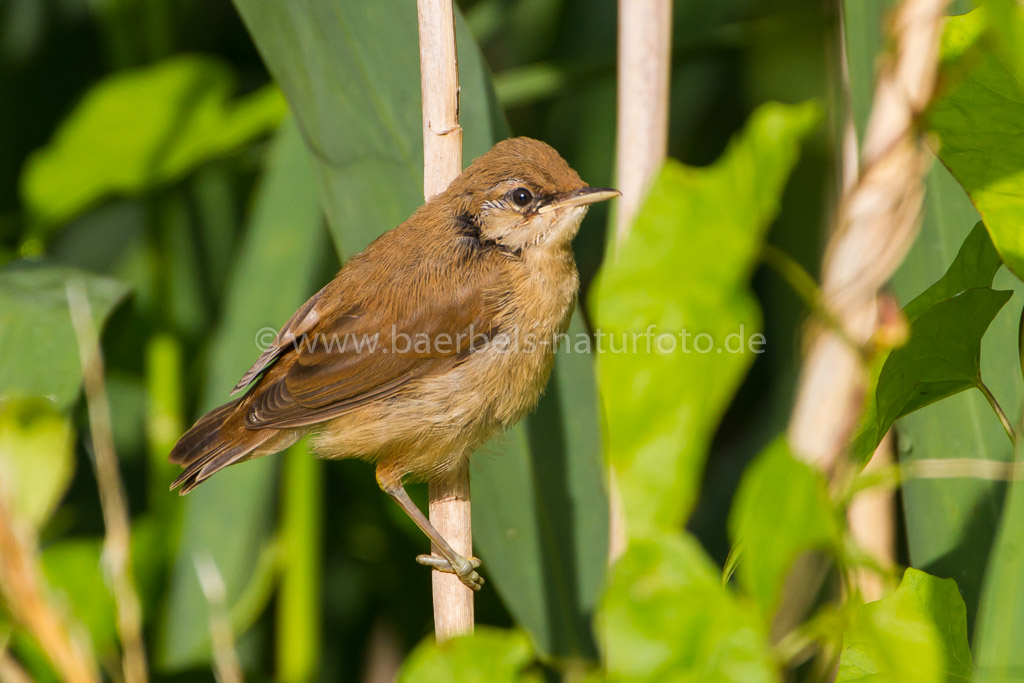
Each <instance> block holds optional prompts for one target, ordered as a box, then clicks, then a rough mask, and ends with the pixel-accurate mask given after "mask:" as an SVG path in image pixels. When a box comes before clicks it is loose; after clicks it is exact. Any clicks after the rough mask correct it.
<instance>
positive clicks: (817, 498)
mask: <svg viewBox="0 0 1024 683" xmlns="http://www.w3.org/2000/svg"><path fill="white" fill-rule="evenodd" d="M780 492H785V493H784V494H782V495H780ZM729 529H730V536H732V538H733V542H734V543H737V544H742V549H743V550H742V554H741V556H740V558H739V568H738V571H737V575H738V578H739V581H740V584H741V585H742V586H743V587H744V588H745V589H746V590H747V591H748V592H749V593H750V594H751V595H752V596H753V597H754V599H755V600H756V601H757V603H758V605H760V607H761V610H762V612H763V614H764V615H765V617H766V618H770V617H771V615H772V613H773V612H774V610H775V608H776V606H777V605H778V601H779V597H780V594H781V592H782V586H783V582H784V581H785V579H786V575H787V573H788V571H789V569H790V567H791V566H792V564H793V561H794V560H795V559H796V558H797V557H798V556H799V555H800V554H801V553H803V552H805V551H808V550H813V549H819V548H828V547H829V546H834V545H835V544H837V543H838V542H839V533H840V527H839V524H838V522H837V520H836V512H835V510H834V508H833V505H832V503H831V501H830V500H829V495H828V489H827V483H826V481H825V479H824V477H823V476H822V474H821V472H819V471H818V470H816V469H814V468H812V467H810V466H809V465H807V464H806V463H803V462H801V461H799V460H797V459H796V458H794V457H793V455H792V453H791V452H790V450H789V446H788V444H787V443H786V441H785V439H782V438H780V439H778V440H776V441H775V442H774V443H773V444H772V445H771V446H769V447H768V448H767V449H766V450H765V452H764V453H762V454H761V455H760V456H758V458H757V460H755V461H754V462H753V463H752V464H751V465H750V466H749V467H748V468H747V470H746V472H744V475H743V480H742V481H741V482H740V487H739V490H738V491H737V492H736V498H735V500H734V502H733V507H732V512H731V514H730V518H729Z"/></svg>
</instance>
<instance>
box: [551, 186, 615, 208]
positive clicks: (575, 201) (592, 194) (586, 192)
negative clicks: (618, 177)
mask: <svg viewBox="0 0 1024 683" xmlns="http://www.w3.org/2000/svg"><path fill="white" fill-rule="evenodd" d="M621 194H622V193H621V192H619V191H618V190H613V189H612V188H610V187H584V188H581V189H579V190H575V191H573V192H569V193H567V194H565V195H564V196H562V197H560V198H558V199H556V200H555V201H553V202H551V203H550V204H545V205H544V206H542V207H540V208H539V209H537V213H547V212H548V211H554V210H555V209H567V208H569V207H573V206H586V205H587V204H594V203H595V202H603V201H605V200H607V199H612V198H614V197H618V196H620V195H621Z"/></svg>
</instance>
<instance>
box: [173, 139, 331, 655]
mask: <svg viewBox="0 0 1024 683" xmlns="http://www.w3.org/2000/svg"><path fill="white" fill-rule="evenodd" d="M322 226H323V222H322V219H321V212H320V205H319V202H318V199H317V190H316V182H315V177H314V174H313V169H312V165H311V163H310V159H309V156H308V154H307V152H306V149H305V146H304V145H303V144H302V138H301V136H300V135H299V131H298V129H297V128H296V127H295V125H294V124H293V123H291V122H286V123H285V124H284V125H283V126H282V127H281V130H280V132H279V133H278V135H277V137H276V138H275V140H274V142H273V146H272V148H271V150H270V154H269V158H268V160H267V171H266V173H265V174H264V176H263V178H262V180H261V181H260V184H259V186H258V188H257V189H256V195H255V198H254V201H253V207H252V211H251V213H250V216H249V222H248V227H247V234H246V236H245V238H244V241H243V244H242V247H241V252H240V253H239V255H238V257H237V260H236V262H235V264H234V267H233V269H232V273H231V275H230V277H229V281H228V286H227V300H226V301H225V303H224V313H223V316H222V318H221V321H220V325H219V326H218V327H217V329H216V330H215V331H214V333H213V338H212V341H211V346H210V353H209V359H208V363H207V370H206V373H205V377H206V381H207V384H206V388H205V391H204V392H203V400H202V407H203V409H204V410H208V409H210V408H213V407H214V406H216V405H217V404H219V403H224V402H226V401H227V400H228V392H229V391H230V390H231V388H232V387H233V386H234V384H235V382H236V381H237V380H238V378H239V377H240V376H241V375H242V373H244V372H245V370H246V369H247V368H248V367H249V365H250V364H252V362H253V361H254V360H255V359H256V357H257V356H259V353H260V349H259V348H258V346H257V344H258V340H259V337H258V335H259V332H260V330H261V329H263V328H267V329H270V330H272V332H271V333H270V334H271V336H273V333H274V332H276V330H277V328H278V327H279V326H280V325H281V323H282V322H283V321H284V320H287V319H288V317H289V316H290V315H291V313H292V312H293V311H294V310H295V309H296V308H297V307H298V306H299V305H300V304H301V303H302V301H303V300H304V299H305V298H306V297H307V296H308V295H309V293H310V290H311V289H312V286H313V284H312V282H311V280H312V278H313V274H314V273H315V272H316V269H317V268H316V267H317V265H318V264H319V263H320V258H321V254H322V249H323V241H322V232H321V231H322ZM265 338H266V337H265V336H264V337H263V339H265ZM277 465H278V459H277V458H260V459H256V460H253V461H252V462H250V463H246V464H244V465H241V466H237V467H231V468H228V469H226V470H224V471H223V472H220V473H218V474H217V476H216V477H212V478H211V479H210V480H209V481H208V482H206V483H204V484H203V485H202V486H200V487H199V488H197V489H196V490H195V491H194V492H192V493H191V494H189V495H188V496H187V497H186V498H185V499H184V500H183V501H182V504H183V505H184V506H185V511H184V521H183V527H182V534H181V545H180V546H179V549H178V552H177V561H176V564H175V566H174V569H173V574H172V579H171V587H170V597H169V601H168V604H170V605H173V606H174V608H173V609H169V610H167V612H166V613H165V615H164V622H163V629H162V632H161V633H162V636H161V640H160V646H159V649H158V662H159V663H160V665H161V666H163V667H165V668H172V669H175V668H181V667H184V666H187V665H190V664H196V663H199V662H202V661H206V660H207V659H208V658H209V655H210V650H209V644H210V639H209V626H208V624H209V618H208V614H209V610H208V606H207V604H206V600H205V598H204V597H203V594H202V591H201V590H200V587H199V582H198V579H197V577H196V570H195V565H194V559H195V558H196V557H199V556H202V555H205V554H208V556H209V557H211V558H212V559H213V561H214V562H215V563H216V565H217V568H218V569H219V571H220V572H221V574H222V576H223V578H224V583H225V586H226V589H227V604H228V607H229V609H230V608H231V607H232V606H234V605H235V603H236V602H237V601H238V600H239V598H240V597H241V596H242V595H243V593H244V591H245V588H246V586H247V585H248V584H249V583H250V581H253V580H258V579H259V577H256V578H253V577H252V574H253V567H255V566H257V564H258V558H259V556H260V554H261V552H262V551H263V549H264V548H265V547H266V546H267V545H268V544H269V543H270V540H271V533H272V527H273V521H274V506H273V500H274V491H275V483H276V477H275V472H276V468H277ZM167 483H168V484H169V483H170V482H167ZM268 589H269V586H268ZM265 597H269V594H267V595H266V596H265Z"/></svg>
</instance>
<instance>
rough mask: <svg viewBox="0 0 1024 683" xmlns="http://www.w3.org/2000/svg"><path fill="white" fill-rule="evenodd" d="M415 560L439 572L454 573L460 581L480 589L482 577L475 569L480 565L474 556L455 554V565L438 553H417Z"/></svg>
mask: <svg viewBox="0 0 1024 683" xmlns="http://www.w3.org/2000/svg"><path fill="white" fill-rule="evenodd" d="M416 561H417V562H419V563H420V564H422V565H424V566H427V567H430V568H431V569H436V570H437V571H439V572H447V573H449V574H455V575H456V576H458V577H459V579H460V580H461V581H462V583H464V584H466V585H467V586H469V587H470V588H472V589H473V590H475V591H478V590H480V588H482V587H483V585H484V577H482V576H480V574H479V573H478V572H477V571H476V570H477V569H478V568H479V567H480V559H479V558H476V557H470V558H468V559H467V558H465V557H463V556H461V555H458V556H457V559H456V560H455V566H454V567H453V566H452V563H451V562H449V561H448V559H447V558H445V557H440V556H439V555H417V556H416Z"/></svg>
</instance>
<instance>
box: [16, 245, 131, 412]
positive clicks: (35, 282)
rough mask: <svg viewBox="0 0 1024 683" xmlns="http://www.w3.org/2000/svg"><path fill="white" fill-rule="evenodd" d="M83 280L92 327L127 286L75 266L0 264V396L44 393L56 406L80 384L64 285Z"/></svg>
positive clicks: (71, 398)
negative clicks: (0, 265)
mask: <svg viewBox="0 0 1024 683" xmlns="http://www.w3.org/2000/svg"><path fill="white" fill-rule="evenodd" d="M72 280H75V281H80V282H82V283H83V285H84V287H85V291H86V294H87V296H88V298H89V304H90V307H91V309H92V313H93V319H94V322H95V327H96V329H101V328H102V323H103V321H105V320H106V318H107V316H108V315H109V314H110V312H111V311H112V310H113V308H114V307H115V306H116V305H117V303H118V302H119V301H121V299H123V298H124V296H125V295H126V294H127V293H128V290H127V287H125V286H124V285H123V284H121V283H120V282H118V281H116V280H113V279H111V278H107V277H100V276H98V275H92V274H91V273H86V272H84V271H81V270H77V269H75V268H68V267H65V266H51V265H44V264H36V263H27V262H16V263H12V264H9V265H7V266H4V267H2V268H0V396H11V395H19V394H20V395H24V396H43V397H46V398H47V399H49V400H50V401H52V402H53V404H54V405H55V406H56V407H57V408H58V409H60V410H63V409H65V408H67V407H68V406H69V405H71V403H72V402H73V401H74V400H75V398H77V396H78V391H79V388H80V387H81V384H82V371H81V362H80V360H79V355H78V342H77V341H76V338H75V331H74V328H73V327H72V325H71V312H70V310H69V309H68V300H67V284H68V282H70V281H72Z"/></svg>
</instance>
